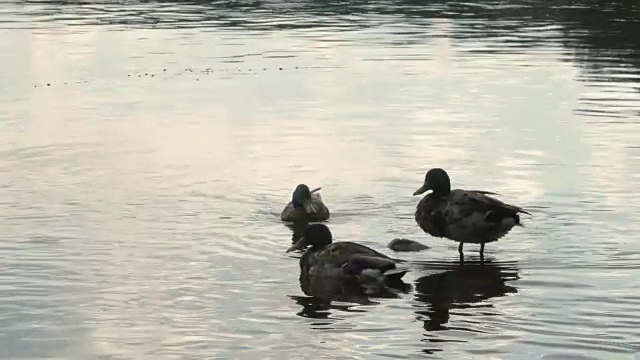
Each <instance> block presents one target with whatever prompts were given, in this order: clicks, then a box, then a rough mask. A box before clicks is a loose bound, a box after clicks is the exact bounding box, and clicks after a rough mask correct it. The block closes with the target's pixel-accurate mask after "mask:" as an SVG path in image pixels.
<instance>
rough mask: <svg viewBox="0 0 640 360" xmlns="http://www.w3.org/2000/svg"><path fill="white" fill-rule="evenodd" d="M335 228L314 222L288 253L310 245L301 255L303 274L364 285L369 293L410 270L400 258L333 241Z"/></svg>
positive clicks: (395, 280) (377, 290)
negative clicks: (400, 263)
mask: <svg viewBox="0 0 640 360" xmlns="http://www.w3.org/2000/svg"><path fill="white" fill-rule="evenodd" d="M332 239H333V236H332V234H331V230H329V228H328V227H327V226H326V225H324V224H311V225H309V227H307V229H306V230H305V233H304V236H303V237H302V238H301V239H300V240H298V242H296V243H295V244H293V245H292V246H291V247H290V248H289V249H287V251H286V252H287V253H288V252H291V251H294V250H302V249H305V248H307V247H309V246H310V248H309V249H307V251H306V252H305V253H304V254H303V255H302V257H301V258H300V272H301V275H300V276H301V278H302V277H306V279H305V280H307V281H309V282H313V281H314V280H315V281H326V280H327V279H332V280H336V281H343V282H345V283H350V284H355V285H357V286H360V287H361V288H362V289H363V290H364V292H365V293H368V294H372V293H380V292H383V291H385V289H386V286H387V285H393V284H394V283H398V282H400V281H401V280H400V279H401V278H402V277H403V276H404V274H406V273H407V272H408V271H409V270H408V269H403V268H397V267H396V260H394V259H391V258H390V257H388V256H386V255H384V254H381V253H379V252H377V251H375V250H373V249H371V248H369V247H366V246H364V245H360V244H357V243H354V242H350V241H340V242H336V243H333V242H332Z"/></svg>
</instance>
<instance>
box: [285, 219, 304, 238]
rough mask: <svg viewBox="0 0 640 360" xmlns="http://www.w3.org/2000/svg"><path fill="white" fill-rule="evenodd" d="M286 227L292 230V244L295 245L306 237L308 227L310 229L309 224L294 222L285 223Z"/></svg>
mask: <svg viewBox="0 0 640 360" xmlns="http://www.w3.org/2000/svg"><path fill="white" fill-rule="evenodd" d="M284 225H285V226H286V227H288V228H289V229H290V230H291V244H295V243H297V242H298V240H300V239H301V238H302V236H303V235H304V232H305V230H307V227H309V222H307V221H301V222H292V223H285V224H284Z"/></svg>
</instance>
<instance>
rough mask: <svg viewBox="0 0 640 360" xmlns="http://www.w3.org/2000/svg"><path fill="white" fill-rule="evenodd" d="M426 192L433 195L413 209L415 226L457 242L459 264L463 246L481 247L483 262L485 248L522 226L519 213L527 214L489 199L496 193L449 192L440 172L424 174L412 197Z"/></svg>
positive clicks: (447, 183)
mask: <svg viewBox="0 0 640 360" xmlns="http://www.w3.org/2000/svg"><path fill="white" fill-rule="evenodd" d="M428 190H431V191H432V192H431V193H429V194H427V195H425V197H424V198H422V200H420V203H418V206H417V207H416V214H415V219H416V222H417V223H418V225H420V228H421V229H422V230H423V231H424V232H426V233H427V234H429V235H431V236H435V237H445V238H448V239H450V240H453V241H456V242H459V243H460V245H459V246H458V253H460V261H463V259H464V254H463V252H462V247H463V245H464V244H465V243H473V244H480V260H481V261H482V260H484V244H486V243H490V242H494V241H497V240H498V239H500V238H501V237H503V236H504V235H506V234H507V233H508V232H509V231H510V230H511V229H512V228H513V227H514V226H516V225H518V226H523V225H522V224H521V223H520V215H519V213H525V214H529V213H528V212H526V211H525V210H523V209H522V208H520V207H518V206H514V205H509V204H505V203H503V202H502V201H500V200H497V199H495V198H492V197H490V196H489V195H497V194H496V193H492V192H488V191H479V190H461V189H455V190H451V181H450V180H449V175H448V174H447V172H446V171H444V170H443V169H439V168H434V169H430V170H429V171H427V174H426V176H425V179H424V184H422V186H421V187H420V188H419V189H418V190H416V192H414V193H413V195H420V194H422V193H424V192H426V191H428ZM529 215H531V214H529Z"/></svg>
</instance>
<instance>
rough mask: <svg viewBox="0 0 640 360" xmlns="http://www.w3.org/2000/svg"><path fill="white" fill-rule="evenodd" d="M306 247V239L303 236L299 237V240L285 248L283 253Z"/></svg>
mask: <svg viewBox="0 0 640 360" xmlns="http://www.w3.org/2000/svg"><path fill="white" fill-rule="evenodd" d="M305 247H307V240H306V239H305V238H304V237H301V238H300V240H298V241H296V243H295V244H293V245H291V247H290V248H288V249H287V251H285V252H284V253H285V254H286V253H290V252H292V251H294V250H302V249H304V248H305Z"/></svg>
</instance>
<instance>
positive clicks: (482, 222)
mask: <svg viewBox="0 0 640 360" xmlns="http://www.w3.org/2000/svg"><path fill="white" fill-rule="evenodd" d="M487 193H488V192H486V191H477V190H476V191H469V190H453V191H452V192H451V193H450V194H449V196H448V200H447V202H446V206H445V207H444V208H443V209H442V212H441V213H440V214H439V216H440V217H441V218H442V221H443V223H444V224H446V225H445V227H446V232H447V234H448V237H453V238H461V237H467V236H471V235H476V236H477V235H480V234H486V236H488V237H490V238H500V237H502V236H503V235H504V234H506V232H507V231H509V229H510V228H511V227H513V226H514V225H521V224H520V216H519V215H518V213H521V212H522V213H526V214H529V213H528V212H526V211H525V210H523V209H522V208H520V207H518V206H514V205H510V204H506V203H504V202H502V201H500V200H498V199H495V198H493V197H491V196H489V195H488V194H487ZM456 233H457V234H456ZM462 234H464V235H462Z"/></svg>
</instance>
